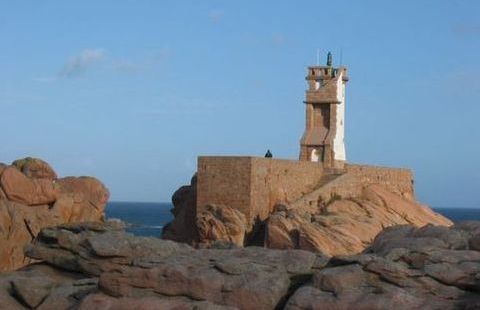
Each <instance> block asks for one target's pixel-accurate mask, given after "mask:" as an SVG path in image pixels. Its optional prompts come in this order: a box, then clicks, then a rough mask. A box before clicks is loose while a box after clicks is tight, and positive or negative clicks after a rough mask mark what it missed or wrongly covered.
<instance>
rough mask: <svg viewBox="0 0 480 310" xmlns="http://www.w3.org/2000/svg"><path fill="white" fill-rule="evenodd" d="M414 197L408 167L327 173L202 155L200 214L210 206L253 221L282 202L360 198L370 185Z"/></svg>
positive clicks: (303, 165)
mask: <svg viewBox="0 0 480 310" xmlns="http://www.w3.org/2000/svg"><path fill="white" fill-rule="evenodd" d="M374 183H375V184H381V185H383V186H385V187H386V188H387V189H388V190H389V191H391V192H394V193H397V194H399V195H401V196H403V197H406V198H408V199H413V198H414V191H413V175H412V172H411V171H410V170H408V169H396V168H383V167H375V166H366V165H352V164H348V165H346V166H345V173H344V174H342V175H340V176H332V175H327V174H326V173H325V171H324V169H323V167H322V165H321V164H320V163H314V162H308V161H296V160H283V159H272V158H260V157H234V156H204V157H199V158H198V171H197V213H198V212H200V211H202V209H203V208H204V207H205V206H206V205H207V204H216V205H224V206H229V207H231V208H234V209H236V210H239V211H240V212H242V213H243V214H245V216H246V217H247V219H248V220H249V221H250V222H249V224H253V223H254V222H255V220H257V219H259V220H264V219H266V218H267V217H268V215H269V213H270V212H271V211H272V209H273V207H274V206H275V205H276V204H278V203H285V204H289V205H290V207H295V206H298V205H300V204H305V203H308V204H309V205H311V204H312V203H313V204H316V203H317V201H319V197H321V199H322V200H323V201H326V200H328V199H330V198H331V197H333V196H334V195H340V196H342V197H355V196H358V195H359V194H360V193H361V191H362V189H363V188H364V187H365V186H367V185H369V184H374Z"/></svg>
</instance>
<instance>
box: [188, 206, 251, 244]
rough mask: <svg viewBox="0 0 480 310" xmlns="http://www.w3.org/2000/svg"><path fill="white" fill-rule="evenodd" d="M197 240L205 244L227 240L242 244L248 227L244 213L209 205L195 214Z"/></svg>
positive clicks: (225, 207)
mask: <svg viewBox="0 0 480 310" xmlns="http://www.w3.org/2000/svg"><path fill="white" fill-rule="evenodd" d="M197 229H198V235H199V240H201V242H202V243H204V244H206V245H210V244H212V243H214V242H219V241H220V242H227V243H232V244H234V245H237V246H243V244H244V239H245V234H246V232H247V231H249V229H248V224H247V220H246V218H245V215H243V213H241V212H240V211H237V210H235V209H232V208H230V207H227V206H215V205H209V206H207V207H206V208H205V210H204V211H202V212H200V214H198V215H197Z"/></svg>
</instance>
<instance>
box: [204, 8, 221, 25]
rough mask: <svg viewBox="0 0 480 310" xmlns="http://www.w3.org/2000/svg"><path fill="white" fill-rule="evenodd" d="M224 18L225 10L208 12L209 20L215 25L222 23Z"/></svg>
mask: <svg viewBox="0 0 480 310" xmlns="http://www.w3.org/2000/svg"><path fill="white" fill-rule="evenodd" d="M224 16H225V11H224V10H220V9H216V10H210V11H209V12H208V18H209V19H210V21H212V22H214V23H218V22H219V21H221V20H222V19H223V17H224Z"/></svg>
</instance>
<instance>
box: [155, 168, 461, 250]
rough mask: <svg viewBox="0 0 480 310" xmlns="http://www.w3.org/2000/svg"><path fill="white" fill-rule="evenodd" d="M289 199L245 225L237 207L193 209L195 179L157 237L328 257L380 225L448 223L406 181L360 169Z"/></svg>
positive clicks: (364, 239)
mask: <svg viewBox="0 0 480 310" xmlns="http://www.w3.org/2000/svg"><path fill="white" fill-rule="evenodd" d="M324 179H325V180H327V181H325V182H323V183H322V184H321V186H319V187H318V188H317V189H315V190H314V191H312V192H310V193H308V194H305V195H304V196H303V197H301V198H300V199H298V200H297V201H294V202H293V203H290V204H289V203H283V204H279V205H277V206H276V207H274V209H273V211H272V212H271V213H270V215H269V216H268V217H267V218H266V219H265V220H263V221H262V220H260V219H257V221H256V223H254V224H253V225H252V224H249V221H248V219H246V216H245V215H244V214H243V213H241V212H240V211H239V210H236V209H233V208H231V207H230V206H225V205H207V206H205V207H204V208H201V210H202V212H200V213H199V214H197V213H196V207H197V206H196V202H197V201H196V178H195V177H194V178H193V179H192V182H191V185H190V186H183V187H181V188H180V189H179V190H177V192H175V194H174V195H173V198H172V201H173V204H174V208H173V210H172V213H173V214H174V216H175V218H174V220H173V221H172V222H171V223H170V224H168V225H167V226H166V227H165V228H164V230H163V234H162V237H163V238H165V239H170V240H174V241H178V242H185V243H188V244H190V245H193V246H199V247H205V246H206V247H208V246H211V245H213V244H215V243H218V242H220V243H224V244H225V243H230V244H232V245H235V246H249V245H264V246H266V247H268V248H274V249H302V250H308V251H313V252H319V253H322V254H324V255H327V256H332V255H346V254H356V253H360V252H361V251H362V250H363V249H365V248H366V247H367V246H368V245H369V244H370V243H371V242H372V241H373V239H374V237H375V236H376V235H377V234H378V233H379V232H380V231H382V230H383V229H384V228H386V227H389V226H393V225H403V224H410V225H414V226H417V227H421V226H424V225H426V224H434V225H443V226H450V225H452V222H451V221H450V220H449V219H447V218H445V217H443V216H441V215H440V214H437V213H435V212H434V211H433V210H431V209H430V208H429V207H427V206H424V205H421V204H419V203H417V202H416V201H415V200H414V199H413V187H412V185H411V183H408V184H406V185H405V184H403V185H402V186H399V187H400V188H404V191H403V192H402V191H400V190H398V189H397V190H395V189H396V186H394V185H395V184H390V183H385V182H384V183H385V184H386V185H385V184H383V185H382V184H380V183H381V182H379V183H376V182H375V180H373V178H367V179H365V177H364V176H363V175H362V171H361V170H359V171H356V172H355V173H350V172H349V173H346V174H343V175H342V174H340V175H338V174H337V175H330V176H328V175H327V176H326V177H325V178H324Z"/></svg>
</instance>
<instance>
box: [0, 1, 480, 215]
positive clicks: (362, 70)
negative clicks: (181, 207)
mask: <svg viewBox="0 0 480 310" xmlns="http://www.w3.org/2000/svg"><path fill="white" fill-rule="evenodd" d="M479 12H480V2H478V1H473V0H472V1H466V0H465V1H460V0H457V1H455V0H449V1H446V0H445V1H440V0H435V1H434V0H431V1H428V0H425V1H418V0H416V1H225V0H218V1H215V0H211V1H200V0H197V1H89V0H84V1H0V50H1V52H0V111H1V114H0V115H1V122H0V130H1V132H2V140H3V141H2V147H1V148H0V161H3V162H11V161H12V160H14V159H16V158H20V157H23V156H36V157H40V158H43V159H46V160H47V161H48V162H50V163H51V164H52V165H53V166H54V168H55V169H56V170H57V172H58V173H59V174H60V175H94V176H97V177H98V178H99V179H101V180H102V181H103V182H104V183H105V184H106V185H107V186H108V187H109V188H110V190H111V193H112V200H132V201H168V200H170V196H171V194H172V193H173V191H174V190H175V189H176V188H177V187H178V186H180V185H182V184H185V183H186V182H188V181H189V179H190V177H191V175H192V174H193V172H194V171H195V166H196V156H197V155H199V154H205V155H213V154H223V155H259V156H263V154H264V153H265V151H266V149H267V148H269V149H271V150H272V152H273V154H274V156H275V157H280V158H291V159H294V158H297V156H298V151H299V147H298V143H299V139H300V136H301V134H302V132H303V129H304V106H303V103H302V100H303V99H304V98H303V97H304V90H305V88H306V84H305V81H304V76H305V67H306V66H307V65H310V64H314V63H315V62H316V50H317V49H320V51H321V52H322V61H323V56H324V54H325V53H326V52H327V51H329V50H331V51H332V52H333V54H334V63H335V64H338V63H339V62H340V54H342V55H343V56H342V61H343V63H344V64H345V65H347V66H348V68H349V75H350V82H349V83H348V85H347V106H346V147H347V157H348V160H349V161H350V162H356V163H370V164H377V165H388V166H401V167H410V168H412V169H414V170H415V174H416V187H417V196H418V198H419V199H420V200H421V201H422V202H425V203H429V204H432V205H434V206H454V207H480V198H479V197H480V196H479V195H478V190H479V189H480V173H479V171H480V161H479V154H480V143H479V141H480V123H479V121H478V118H479V116H480V105H479V103H480V78H479V75H478V72H479V69H480V61H479V57H478V51H479V50H480V18H479V16H478V13H479Z"/></svg>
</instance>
